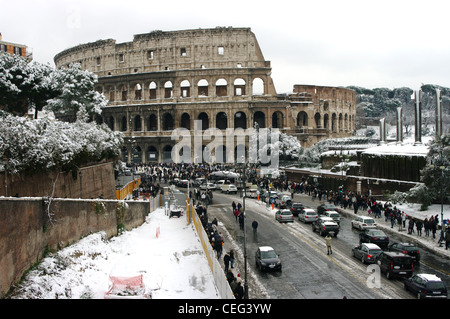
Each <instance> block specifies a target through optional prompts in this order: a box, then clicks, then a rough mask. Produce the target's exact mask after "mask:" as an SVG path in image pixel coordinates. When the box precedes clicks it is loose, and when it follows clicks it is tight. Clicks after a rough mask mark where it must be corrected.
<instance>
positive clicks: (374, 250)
mask: <svg viewBox="0 0 450 319" xmlns="http://www.w3.org/2000/svg"><path fill="white" fill-rule="evenodd" d="M381 252H382V250H381V249H369V254H372V255H378V254H381Z"/></svg>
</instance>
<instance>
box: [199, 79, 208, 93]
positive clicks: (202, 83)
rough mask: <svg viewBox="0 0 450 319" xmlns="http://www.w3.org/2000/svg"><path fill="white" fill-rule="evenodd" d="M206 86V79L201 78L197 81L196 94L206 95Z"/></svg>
mask: <svg viewBox="0 0 450 319" xmlns="http://www.w3.org/2000/svg"><path fill="white" fill-rule="evenodd" d="M208 86H209V83H208V81H207V80H205V79H201V80H200V81H198V83H197V87H198V96H199V97H202V96H208Z"/></svg>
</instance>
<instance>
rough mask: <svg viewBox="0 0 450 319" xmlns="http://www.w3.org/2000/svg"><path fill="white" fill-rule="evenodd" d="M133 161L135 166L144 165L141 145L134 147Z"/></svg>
mask: <svg viewBox="0 0 450 319" xmlns="http://www.w3.org/2000/svg"><path fill="white" fill-rule="evenodd" d="M131 161H132V163H134V164H139V163H142V149H141V147H140V146H139V145H137V146H135V147H133V152H132V153H131Z"/></svg>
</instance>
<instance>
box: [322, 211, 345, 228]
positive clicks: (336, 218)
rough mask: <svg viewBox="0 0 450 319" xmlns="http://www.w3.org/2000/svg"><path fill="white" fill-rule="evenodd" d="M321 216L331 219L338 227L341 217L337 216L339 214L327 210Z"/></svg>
mask: <svg viewBox="0 0 450 319" xmlns="http://www.w3.org/2000/svg"><path fill="white" fill-rule="evenodd" d="M322 216H327V217H331V218H332V219H333V221H334V222H335V223H337V224H338V225H339V224H340V223H341V215H339V213H338V212H336V211H334V210H327V211H325V212H323V213H322Z"/></svg>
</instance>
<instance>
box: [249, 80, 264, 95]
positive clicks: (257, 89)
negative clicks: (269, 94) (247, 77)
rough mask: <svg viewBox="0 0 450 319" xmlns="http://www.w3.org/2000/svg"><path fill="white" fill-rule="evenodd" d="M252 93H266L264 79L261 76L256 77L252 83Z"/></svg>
mask: <svg viewBox="0 0 450 319" xmlns="http://www.w3.org/2000/svg"><path fill="white" fill-rule="evenodd" d="M252 88H253V91H252V95H264V94H265V90H264V81H263V79H261V78H254V79H253V83H252Z"/></svg>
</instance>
